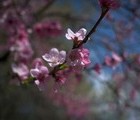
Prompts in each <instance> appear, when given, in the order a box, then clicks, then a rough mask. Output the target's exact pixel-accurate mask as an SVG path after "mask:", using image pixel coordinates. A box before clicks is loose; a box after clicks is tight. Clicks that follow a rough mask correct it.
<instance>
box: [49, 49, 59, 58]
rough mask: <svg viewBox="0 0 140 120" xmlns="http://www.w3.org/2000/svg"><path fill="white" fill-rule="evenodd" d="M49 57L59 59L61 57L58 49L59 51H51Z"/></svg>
mask: <svg viewBox="0 0 140 120" xmlns="http://www.w3.org/2000/svg"><path fill="white" fill-rule="evenodd" d="M49 55H50V56H51V57H58V56H59V51H58V49H57V48H52V49H51V50H50V52H49Z"/></svg>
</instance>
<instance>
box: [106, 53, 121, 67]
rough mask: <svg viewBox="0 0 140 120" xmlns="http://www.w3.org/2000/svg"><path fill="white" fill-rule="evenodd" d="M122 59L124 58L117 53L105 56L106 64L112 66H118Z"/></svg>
mask: <svg viewBox="0 0 140 120" xmlns="http://www.w3.org/2000/svg"><path fill="white" fill-rule="evenodd" d="M121 61H122V58H121V57H120V56H119V55H117V54H116V53H112V57H109V56H106V57H105V64H106V65H108V66H110V67H116V65H118V64H119V63H120V62H121Z"/></svg>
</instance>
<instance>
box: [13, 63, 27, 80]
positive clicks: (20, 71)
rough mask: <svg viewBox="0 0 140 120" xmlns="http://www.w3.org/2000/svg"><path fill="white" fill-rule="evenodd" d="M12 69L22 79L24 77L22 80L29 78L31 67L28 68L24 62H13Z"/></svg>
mask: <svg viewBox="0 0 140 120" xmlns="http://www.w3.org/2000/svg"><path fill="white" fill-rule="evenodd" d="M12 70H13V72H14V73H16V74H17V75H18V76H19V77H20V79H22V80H25V79H27V78H28V76H29V69H28V67H27V66H26V65H25V64H23V63H20V64H18V65H16V64H12Z"/></svg>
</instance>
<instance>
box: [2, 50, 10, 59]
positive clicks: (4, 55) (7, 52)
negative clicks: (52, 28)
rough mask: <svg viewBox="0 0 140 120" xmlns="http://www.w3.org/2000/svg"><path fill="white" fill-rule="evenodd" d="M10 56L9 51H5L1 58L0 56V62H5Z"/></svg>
mask: <svg viewBox="0 0 140 120" xmlns="http://www.w3.org/2000/svg"><path fill="white" fill-rule="evenodd" d="M9 56H10V51H9V50H7V51H6V52H5V53H4V54H3V55H2V56H0V62H6V61H7V59H8V57H9Z"/></svg>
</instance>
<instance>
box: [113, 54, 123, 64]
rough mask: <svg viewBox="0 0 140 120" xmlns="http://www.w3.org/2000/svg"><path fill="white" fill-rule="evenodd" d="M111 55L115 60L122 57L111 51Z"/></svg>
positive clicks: (118, 60) (119, 59) (119, 60)
mask: <svg viewBox="0 0 140 120" xmlns="http://www.w3.org/2000/svg"><path fill="white" fill-rule="evenodd" d="M112 57H113V58H114V59H115V60H116V61H117V62H121V61H122V59H121V57H120V56H118V55H117V54H116V53H112Z"/></svg>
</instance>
